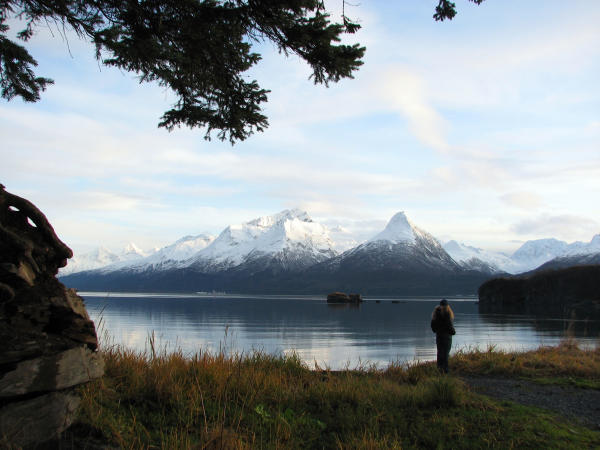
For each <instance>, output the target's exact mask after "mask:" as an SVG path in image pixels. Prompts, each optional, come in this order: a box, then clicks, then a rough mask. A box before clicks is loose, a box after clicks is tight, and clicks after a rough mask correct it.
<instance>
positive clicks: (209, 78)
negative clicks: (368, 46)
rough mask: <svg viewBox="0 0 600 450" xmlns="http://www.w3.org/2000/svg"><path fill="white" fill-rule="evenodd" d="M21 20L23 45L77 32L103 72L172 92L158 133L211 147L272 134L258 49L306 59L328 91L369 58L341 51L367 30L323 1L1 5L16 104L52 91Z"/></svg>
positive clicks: (6, 73) (3, 66)
mask: <svg viewBox="0 0 600 450" xmlns="http://www.w3.org/2000/svg"><path fill="white" fill-rule="evenodd" d="M15 17H16V18H19V19H21V21H24V23H25V26H24V29H23V30H21V31H20V32H19V33H18V34H17V38H18V39H20V40H21V41H25V42H26V41H27V40H28V39H29V38H30V37H31V36H32V35H33V33H34V31H35V28H36V27H37V26H39V25H46V24H51V25H56V26H57V27H58V28H59V29H60V30H63V29H67V28H70V29H72V30H74V31H75V32H76V33H77V34H78V35H79V36H81V37H84V38H87V39H89V40H90V41H92V42H93V43H94V44H95V46H96V57H97V58H98V59H99V60H100V61H102V63H103V64H106V65H109V66H114V67H118V68H120V69H124V70H126V71H131V72H134V73H136V74H138V75H139V80H140V82H152V81H154V82H157V83H158V84H159V85H162V86H164V87H167V88H169V89H171V90H172V91H173V92H174V93H175V94H176V98H177V101H176V103H175V104H174V105H173V107H172V109H170V110H168V111H167V112H165V113H164V115H163V116H162V118H161V121H160V123H159V126H162V127H165V128H167V129H169V130H171V129H173V128H174V127H177V126H180V125H186V126H189V127H196V126H198V127H206V135H205V137H206V138H207V139H209V138H210V135H211V131H213V130H217V131H218V137H219V139H221V140H225V139H229V140H230V141H231V142H232V143H233V142H235V141H238V140H243V139H245V138H247V137H248V136H249V135H251V134H252V133H253V132H255V131H262V130H263V129H264V128H265V127H267V125H268V122H267V118H266V117H265V116H264V115H263V114H262V110H261V104H262V103H263V102H265V101H266V100H267V93H268V92H269V91H268V90H266V89H263V88H261V87H260V86H259V85H258V83H257V82H256V80H248V76H247V75H246V72H247V70H248V69H250V68H251V67H252V66H254V65H255V64H256V63H258V62H259V61H260V59H261V57H260V55H259V54H258V53H256V52H253V51H252V47H253V44H256V43H259V42H263V41H265V40H269V41H271V42H273V43H274V44H275V45H276V46H277V48H278V49H279V51H280V52H283V53H285V54H289V53H293V54H297V55H299V56H300V57H301V58H302V59H304V60H305V61H306V62H307V63H308V64H309V65H310V67H311V69H312V75H311V77H312V78H313V80H314V82H315V83H321V84H325V85H327V84H328V83H329V82H337V81H339V80H340V79H342V78H352V74H353V72H354V71H355V70H357V69H358V67H359V66H360V65H361V64H362V61H361V58H362V57H363V54H364V52H365V49H364V47H361V46H360V45H359V44H354V45H344V44H340V40H341V36H342V35H343V34H344V33H348V32H354V31H356V30H357V29H358V28H359V27H358V25H357V24H354V23H352V22H350V21H348V22H347V23H342V24H337V23H332V22H331V21H330V20H329V15H328V14H327V12H326V11H325V9H324V6H323V3H322V1H320V0H278V1H272V0H230V1H223V0H124V1H120V0H54V1H48V0H0V88H1V95H2V97H4V98H5V99H8V100H10V99H12V98H14V97H21V98H22V99H23V100H25V101H37V100H39V98H40V92H41V91H43V90H44V89H45V88H46V86H47V85H48V84H50V83H52V80H50V79H48V78H42V77H36V75H35V74H34V71H33V68H34V67H35V66H36V65H37V63H36V61H35V59H34V58H33V57H32V56H31V55H30V54H29V52H28V51H27V50H26V49H25V47H23V46H22V45H19V44H18V43H16V42H13V41H11V40H10V39H8V38H7V36H6V33H7V31H8V29H9V26H8V23H10V19H14V18H15ZM344 22H346V18H344ZM21 23H23V22H21Z"/></svg>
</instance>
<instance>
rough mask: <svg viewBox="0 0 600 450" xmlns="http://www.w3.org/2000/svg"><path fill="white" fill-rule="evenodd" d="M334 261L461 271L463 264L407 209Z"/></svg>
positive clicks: (343, 263)
mask: <svg viewBox="0 0 600 450" xmlns="http://www.w3.org/2000/svg"><path fill="white" fill-rule="evenodd" d="M332 264H334V265H338V266H344V265H348V264H350V265H352V266H357V267H359V266H360V265H364V267H368V268H369V269H373V268H403V269H405V270H424V269H435V270H442V271H456V270H460V266H459V265H458V264H457V263H456V262H455V261H454V260H453V259H452V258H451V257H450V255H449V254H448V253H447V252H446V251H445V250H444V249H443V247H442V246H441V244H440V243H439V242H438V241H437V239H435V238H434V237H433V236H432V235H431V234H429V233H428V232H426V231H424V230H422V229H420V228H418V227H416V226H415V225H413V224H412V223H411V222H410V221H409V220H408V218H407V217H406V214H405V213H404V212H399V213H397V214H396V215H394V216H393V217H392V218H391V219H390V221H389V222H388V224H387V225H386V227H385V228H384V230H383V231H381V232H380V233H378V234H377V235H375V236H374V237H373V238H371V239H369V240H368V241H367V242H365V243H364V244H361V245H359V246H358V247H355V248H353V249H351V250H348V251H347V252H345V253H343V254H342V255H340V256H339V257H338V258H336V261H333V262H332Z"/></svg>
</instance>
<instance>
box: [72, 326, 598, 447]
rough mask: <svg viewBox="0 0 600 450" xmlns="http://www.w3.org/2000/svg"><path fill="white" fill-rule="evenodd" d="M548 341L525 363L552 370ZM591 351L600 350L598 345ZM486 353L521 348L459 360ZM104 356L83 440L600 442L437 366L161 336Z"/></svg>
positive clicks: (465, 362) (456, 361)
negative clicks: (196, 348) (363, 364)
mask: <svg viewBox="0 0 600 450" xmlns="http://www.w3.org/2000/svg"><path fill="white" fill-rule="evenodd" d="M557 351H560V352H562V353H564V354H565V355H567V354H568V352H567V351H566V350H565V349H560V350H557ZM571 351H575V350H573V349H571ZM577 351H579V350H577ZM548 352H550V350H545V349H541V350H540V351H539V353H536V352H531V353H530V355H529V356H528V357H526V358H525V360H523V362H520V363H519V364H518V365H519V366H520V367H529V366H530V365H532V364H533V366H532V368H531V370H535V368H536V367H541V369H542V370H545V369H544V367H546V366H544V365H543V364H542V363H541V362H540V363H539V364H537V365H535V363H534V362H535V361H543V359H544V355H547V354H548ZM582 352H583V355H584V357H585V358H587V359H592V360H596V359H597V356H598V355H597V351H582ZM550 353H551V352H550ZM484 354H485V355H488V356H485V355H484ZM489 354H493V355H494V358H495V359H498V360H499V361H502V365H504V366H506V367H509V368H512V367H513V366H514V365H515V364H513V363H514V361H511V358H513V357H514V358H521V356H519V355H517V356H515V355H514V354H508V353H507V354H506V356H505V354H504V353H502V352H497V351H495V350H493V349H491V350H490V351H488V352H481V354H478V353H476V352H472V353H467V352H462V353H459V354H458V355H456V356H455V357H454V358H453V359H452V361H451V365H452V366H453V367H457V368H460V370H461V371H462V372H467V371H469V370H472V371H473V372H475V371H476V370H478V367H484V368H485V367H487V366H486V364H487V363H485V362H484V361H485V359H486V358H487V359H488V360H490V359H492V358H491V357H490V356H489ZM103 355H104V358H105V361H106V374H105V376H104V377H103V378H102V379H100V380H97V381H95V382H93V383H90V384H88V385H86V386H84V387H83V388H82V396H83V402H82V407H81V410H80V416H79V420H78V422H79V430H84V431H80V432H79V434H78V436H77V439H76V441H77V444H78V446H79V447H82V446H83V447H85V445H86V442H87V441H91V440H96V441H98V440H99V441H100V442H103V444H104V445H112V446H115V447H119V448H164V449H177V448H181V449H183V448H198V449H200V448H207V449H217V448H226V449H230V448H231V449H245V448H473V447H491V448H511V447H530V448H544V447H546V448H549V447H553V448H561V446H562V448H570V447H574V448H577V447H582V446H583V447H589V446H592V445H600V433H598V432H592V431H590V430H587V429H582V428H578V427H576V426H575V425H572V424H568V423H566V422H564V421H563V420H559V419H557V418H555V417H553V416H552V415H549V414H547V413H541V412H539V411H535V410H531V409H523V408H517V407H514V406H509V405H504V404H502V405H500V404H498V403H495V402H494V401H492V400H490V399H487V398H485V397H481V396H478V395H475V394H473V393H471V392H470V391H469V390H468V389H466V388H465V386H464V384H463V383H462V382H461V381H460V379H459V378H457V377H453V376H450V377H448V376H440V375H439V374H438V372H437V370H436V369H435V367H434V365H432V364H417V363H414V364H407V365H400V364H395V365H391V366H390V367H389V368H388V369H386V370H374V369H373V368H368V367H367V368H365V369H364V370H343V371H337V372H336V371H330V370H309V368H308V367H307V366H306V365H305V364H304V363H303V362H302V361H301V360H300V358H299V357H298V356H297V355H294V354H292V355H289V356H274V355H269V354H265V353H261V352H253V353H250V354H247V355H239V354H227V353H226V352H225V351H220V352H217V353H211V352H198V353H197V354H196V355H194V356H192V357H186V356H184V355H183V354H182V353H181V352H174V353H167V352H166V351H161V350H159V349H157V348H156V345H155V342H154V340H153V338H152V337H151V338H150V345H149V351H147V352H143V353H140V352H134V351H131V350H128V349H126V348H123V347H119V346H111V347H107V348H105V349H104V350H103ZM579 357H581V355H579ZM556 358H558V356H556ZM506 359H508V362H510V363H511V364H512V365H510V364H508V363H505V362H504V361H505V360H506ZM551 359H554V356H553V357H552V358H551ZM569 359H570V357H569ZM495 364H496V363H495ZM555 364H558V359H557V360H556V363H555ZM583 364H585V362H584V363H583ZM497 365H500V364H499V363H498V364H497ZM571 365H573V367H574V363H573V364H571V363H570V362H569V363H567V362H564V363H563V366H564V367H567V366H568V367H571ZM511 370H512V369H511ZM548 370H550V369H548ZM565 370H566V369H565ZM573 370H574V369H573ZM512 373H516V372H515V371H513V372H512ZM578 373H579V372H578ZM582 373H583V372H582ZM586 373H587V374H588V375H590V376H592V374H591V373H590V372H589V371H587V372H586ZM596 375H597V373H596ZM568 429H572V430H576V434H575V433H570V432H568V431H566V430H568ZM565 436H567V438H565Z"/></svg>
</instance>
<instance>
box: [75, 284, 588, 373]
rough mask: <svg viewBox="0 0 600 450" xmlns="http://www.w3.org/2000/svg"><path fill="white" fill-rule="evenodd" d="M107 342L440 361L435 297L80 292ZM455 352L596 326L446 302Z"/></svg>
mask: <svg viewBox="0 0 600 450" xmlns="http://www.w3.org/2000/svg"><path fill="white" fill-rule="evenodd" d="M79 294H80V295H81V296H82V297H84V299H85V303H86V307H87V309H88V312H89V314H90V317H91V318H92V320H94V322H95V323H96V327H97V329H98V334H99V336H100V338H101V345H103V346H109V345H121V346H124V347H127V348H131V349H133V350H136V351H140V352H149V351H150V345H149V339H150V337H151V336H153V339H154V345H155V347H156V348H158V350H159V351H165V352H171V351H175V350H181V351H182V352H183V353H184V354H185V355H189V356H191V355H193V354H194V353H197V352H204V351H209V352H213V353H215V352H219V351H223V352H225V353H227V354H248V353H250V352H253V351H261V352H266V353H270V354H289V353H291V352H295V353H296V354H297V355H298V356H299V357H300V358H301V359H302V360H303V361H305V362H306V363H307V364H308V365H309V367H311V368H314V367H319V368H330V369H342V368H346V367H348V368H357V367H365V366H372V365H376V366H377V367H379V368H385V367H386V366H387V365H388V364H389V363H390V362H399V363H406V362H411V361H416V360H419V361H428V360H433V359H435V336H434V334H433V333H432V332H431V329H430V325H429V323H430V318H431V312H432V310H433V308H434V307H435V306H436V305H437V304H438V302H439V300H440V299H439V298H398V299H389V298H386V299H376V298H369V299H365V302H364V303H362V304H361V305H360V306H358V307H356V306H353V305H352V306H351V305H330V304H327V303H326V301H325V299H323V298H319V297H310V296H244V295H199V294H189V295H186V294H147V293H144V294H136V293H97V292H80V293H79ZM449 301H450V304H451V306H452V309H453V310H454V312H455V316H456V318H455V327H456V331H457V334H456V336H455V337H454V341H453V350H452V351H453V352H455V351H457V350H458V349H473V348H479V349H483V350H485V349H487V348H489V346H494V347H495V348H498V349H505V350H527V349H533V348H537V347H539V346H540V345H555V344H557V343H559V342H560V341H561V339H563V338H565V337H566V336H569V337H573V338H575V339H577V340H578V341H579V342H580V343H581V344H582V345H583V346H586V347H590V346H595V345H597V343H598V339H599V331H598V330H599V329H600V324H599V323H598V320H589V319H586V320H576V319H573V318H569V319H564V318H560V317H543V318H542V317H535V316H528V315H504V314H480V313H479V311H478V304H477V301H476V299H475V298H449Z"/></svg>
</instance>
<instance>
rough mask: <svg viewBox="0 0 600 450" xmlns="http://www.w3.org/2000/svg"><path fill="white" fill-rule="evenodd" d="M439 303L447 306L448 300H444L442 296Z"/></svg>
mask: <svg viewBox="0 0 600 450" xmlns="http://www.w3.org/2000/svg"><path fill="white" fill-rule="evenodd" d="M440 305H442V306H447V305H448V300H446V299H445V298H443V299H442V301H441V302H440Z"/></svg>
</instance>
